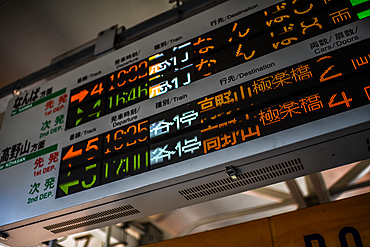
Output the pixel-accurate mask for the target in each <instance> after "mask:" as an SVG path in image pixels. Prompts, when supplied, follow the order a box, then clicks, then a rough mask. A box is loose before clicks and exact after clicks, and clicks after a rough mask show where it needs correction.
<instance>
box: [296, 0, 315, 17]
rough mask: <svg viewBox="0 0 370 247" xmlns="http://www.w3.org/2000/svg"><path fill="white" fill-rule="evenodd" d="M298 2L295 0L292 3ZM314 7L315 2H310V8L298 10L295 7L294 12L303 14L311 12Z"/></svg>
mask: <svg viewBox="0 0 370 247" xmlns="http://www.w3.org/2000/svg"><path fill="white" fill-rule="evenodd" d="M296 2H297V0H293V2H292V4H295V3H296ZM312 8H313V4H312V3H310V5H309V6H308V9H306V10H302V11H298V10H297V9H294V13H295V14H297V15H303V14H306V13H308V12H310V11H311V9H312Z"/></svg>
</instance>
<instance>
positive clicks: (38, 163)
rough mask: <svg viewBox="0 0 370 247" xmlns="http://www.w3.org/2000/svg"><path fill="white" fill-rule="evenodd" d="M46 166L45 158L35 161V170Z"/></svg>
mask: <svg viewBox="0 0 370 247" xmlns="http://www.w3.org/2000/svg"><path fill="white" fill-rule="evenodd" d="M43 166H44V158H42V157H39V158H37V159H36V160H35V163H34V167H33V169H34V170H35V169H37V168H41V167H43Z"/></svg>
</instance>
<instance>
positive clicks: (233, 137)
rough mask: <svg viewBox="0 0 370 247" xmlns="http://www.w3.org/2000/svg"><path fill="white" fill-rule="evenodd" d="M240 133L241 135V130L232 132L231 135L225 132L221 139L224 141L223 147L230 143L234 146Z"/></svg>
mask: <svg viewBox="0 0 370 247" xmlns="http://www.w3.org/2000/svg"><path fill="white" fill-rule="evenodd" d="M238 135H239V130H238V131H233V132H231V135H228V134H224V135H223V136H222V137H221V141H222V144H221V147H226V146H228V145H229V144H230V145H232V146H233V145H235V144H237V143H238V141H237V140H236V136H238Z"/></svg>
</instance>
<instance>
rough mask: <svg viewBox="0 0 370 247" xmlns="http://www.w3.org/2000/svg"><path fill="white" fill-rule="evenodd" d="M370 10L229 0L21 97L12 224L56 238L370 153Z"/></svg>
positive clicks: (7, 142)
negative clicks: (231, 169)
mask: <svg viewBox="0 0 370 247" xmlns="http://www.w3.org/2000/svg"><path fill="white" fill-rule="evenodd" d="M366 6H367V4H364V3H358V2H356V1H349V0H320V1H299V0H297V1H288V2H287V1H278V0H267V1H258V2H253V1H252V0H230V1H226V2H225V3H222V4H220V5H218V6H216V7H214V8H211V9H209V10H207V11H205V12H204V13H201V14H199V15H195V16H193V17H191V18H189V19H185V20H182V21H180V22H179V23H176V24H174V25H173V26H171V27H168V28H165V29H163V30H161V31H158V32H157V33H154V34H151V35H149V36H148V37H144V38H142V39H139V40H136V41H135V42H133V43H131V44H128V45H126V46H124V47H122V48H121V49H118V50H116V51H114V52H112V53H110V54H108V55H105V56H103V57H101V58H98V59H96V60H95V61H92V62H90V63H88V64H86V65H84V66H81V67H80V68H77V69H75V70H72V71H70V72H68V73H66V74H65V75H61V76H58V77H56V78H54V79H52V80H50V81H49V82H47V83H45V84H44V85H42V86H40V87H37V88H35V89H33V90H30V91H29V92H25V93H23V94H21V95H20V96H19V97H17V98H15V99H13V100H11V101H10V103H9V106H8V111H7V113H6V116H5V120H4V124H3V127H2V132H1V138H0V151H1V153H0V154H1V157H0V178H1V179H0V187H1V188H4V189H3V190H1V191H0V196H1V197H3V198H13V199H12V200H7V202H6V203H4V204H1V205H0V210H2V211H3V212H4V213H3V214H2V215H0V230H6V231H8V232H9V233H11V234H12V236H18V235H19V234H21V232H22V231H28V232H32V234H30V236H45V237H42V238H43V239H45V240H46V239H55V238H56V237H59V236H62V235H63V234H64V235H65V234H66V233H68V234H70V233H75V232H78V231H81V230H83V229H92V228H97V227H103V226H104V225H107V224H114V223H117V222H118V220H119V221H121V222H122V221H125V220H132V219H135V218H137V217H144V216H147V215H151V214H155V213H159V212H162V211H161V210H173V209H175V208H179V207H183V206H187V205H192V204H194V203H198V202H203V201H207V200H211V199H216V198H219V197H222V196H227V195H231V194H233V193H237V192H240V191H242V190H246V189H253V188H256V187H260V186H264V185H268V184H269V183H273V182H279V181H283V180H286V179H293V178H295V177H297V176H303V175H307V174H309V173H313V172H318V171H320V170H322V169H328V168H331V167H334V166H339V165H342V164H343V163H342V162H354V161H357V159H366V158H369V157H368V146H366V145H368V144H366V143H368V142H366V140H367V141H368V139H366V138H369V137H365V136H366V135H367V133H368V131H369V129H368V123H369V122H370V119H369V115H368V114H366V110H367V109H368V108H369V103H370V84H369V80H368V78H369V75H370V74H369V71H370V70H369V68H370V67H369V66H370V65H369V59H370V45H369V44H370V19H369V18H366V13H367V12H366V11H367V10H368V9H366ZM14 133H16V135H15V134H14ZM358 135H359V136H361V138H362V136H364V137H363V138H365V139H364V140H362V139H361V140H359V137H358ZM356 138H357V139H356ZM347 140H350V143H355V145H353V146H356V148H355V149H354V148H353V147H350V148H351V153H350V154H349V153H348V154H345V152H344V151H343V150H344V148H343V142H346V141H347ZM361 143H364V144H363V146H364V147H362V146H361V145H362V144H361ZM357 146H358V147H357ZM316 147H317V148H318V149H319V150H315V148H316ZM335 150H340V151H342V152H340V153H336V151H335ZM310 152H311V153H310ZM312 153H314V154H315V155H311V154H312ZM342 153H343V154H342ZM298 154H299V155H298ZM285 156H287V157H288V158H287V159H289V161H282V160H281V159H283V158H282V157H285ZM293 156H294V157H293ZM318 157H320V158H322V159H324V163H325V164H324V165H323V164H322V163H320V164H318V161H317V160H315V159H318ZM284 159H285V158H284ZM290 161H291V164H295V165H296V168H291V167H288V168H286V167H285V168H286V169H285V168H284V169H285V170H284V172H282V171H280V172H277V171H276V173H274V174H273V175H271V176H267V175H266V177H263V176H262V175H261V176H262V178H260V179H252V178H250V179H251V182H250V181H249V180H247V181H248V183H247V182H245V184H243V181H242V180H243V176H244V177H245V176H249V175H248V174H258V172H261V171H262V172H263V171H266V169H267V168H268V167H270V168H271V169H273V168H276V167H277V168H276V169H279V165H280V164H285V163H284V162H286V163H287V164H289V162H290ZM259 162H260V163H259ZM269 162H275V163H274V164H272V165H269V164H268V165H267V166H266V167H267V168H266V169H265V170H263V169H264V168H260V167H259V166H261V165H264V163H269ZM230 165H232V166H235V169H236V170H237V171H240V173H241V174H240V176H239V175H238V176H239V177H238V176H237V178H238V179H240V180H238V181H236V182H235V183H236V184H238V185H235V186H234V187H233V186H231V185H230V184H232V183H234V182H233V181H232V180H231V178H229V177H227V175H225V167H226V166H230ZM280 166H281V165H280ZM283 166H284V165H283ZM297 167H298V168H297ZM270 168H269V169H270ZM269 169H267V170H269ZM289 169H292V170H291V172H289ZM294 169H295V170H294ZM243 172H245V173H243ZM243 174H247V175H243ZM276 174H278V175H276ZM287 174H289V175H287ZM19 176H20V177H21V179H17V180H16V181H15V179H12V178H15V177H19ZM251 176H252V175H251ZM267 178H268V179H267ZM225 181H226V183H228V184H229V186H227V187H225V188H226V189H225V188H223V187H222V189H221V188H219V190H216V189H213V191H212V193H211V192H209V193H205V192H204V193H203V192H199V193H198V192H197V193H196V195H197V196H195V195H192V194H191V193H192V192H191V191H195V190H196V191H197V190H198V189H199V188H210V187H212V186H214V184H223V183H225ZM225 186H226V185H225ZM243 186H244V187H243ZM193 188H194V189H193ZM212 188H213V187H212ZM189 191H190V192H189ZM185 192H186V193H185ZM184 193H185V194H186V195H185V194H184ZM13 195H17V196H16V197H14V196H13ZM184 195H185V196H184ZM154 198H155V199H154ZM157 198H163V200H157ZM124 204H125V205H126V204H127V205H126V206H127V207H126V206H125V207H123V208H128V209H130V212H134V213H133V215H131V214H128V213H127V212H119V215H121V216H120V217H118V216H117V218H115V217H111V215H106V214H110V213H111V212H116V211H117V208H118V209H121V207H122V205H124ZM131 210H132V211H131ZM118 211H119V210H118ZM118 211H117V212H118ZM86 215H88V217H89V219H90V218H91V222H90V221H86V222H85V221H84V219H85V218H84V217H85V216H86ZM98 215H103V216H104V217H103V218H104V220H101V219H99V220H98V219H95V218H94V217H95V216H98ZM79 220H81V222H80V221H79ZM77 221H78V222H79V223H76V224H75V223H73V222H77ZM82 221H83V222H82ZM116 221H117V222H116ZM46 222H47V223H46ZM88 222H90V223H88ZM96 222H98V223H96ZM26 228H27V229H26ZM25 229H26V230H25ZM35 238H36V237H35ZM35 238H31V239H29V240H27V241H33V242H29V243H28V242H27V241H26V240H19V239H21V238H16V239H15V238H14V237H13V240H11V241H14V242H11V245H14V246H21V245H22V246H23V245H28V244H32V243H34V242H36V241H35V240H34V239H35ZM37 241H39V240H37ZM26 242H27V243H26Z"/></svg>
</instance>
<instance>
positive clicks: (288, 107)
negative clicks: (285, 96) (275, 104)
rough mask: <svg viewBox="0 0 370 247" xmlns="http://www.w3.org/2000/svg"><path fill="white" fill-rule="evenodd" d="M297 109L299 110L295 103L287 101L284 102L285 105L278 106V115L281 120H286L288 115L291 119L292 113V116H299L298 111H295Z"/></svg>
mask: <svg viewBox="0 0 370 247" xmlns="http://www.w3.org/2000/svg"><path fill="white" fill-rule="evenodd" d="M299 108H300V105H299V104H298V103H297V102H294V101H289V102H286V103H284V104H282V105H280V111H279V113H280V116H281V119H284V118H286V117H287V116H288V115H289V116H290V117H293V113H294V114H301V112H300V111H297V110H298V109H299ZM284 114H285V115H284ZM282 115H283V116H282Z"/></svg>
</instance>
